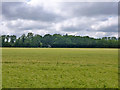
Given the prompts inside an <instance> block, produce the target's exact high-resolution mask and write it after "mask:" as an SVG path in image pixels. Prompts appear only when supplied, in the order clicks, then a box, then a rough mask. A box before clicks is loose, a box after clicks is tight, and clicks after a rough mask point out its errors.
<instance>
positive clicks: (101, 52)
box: [2, 48, 118, 88]
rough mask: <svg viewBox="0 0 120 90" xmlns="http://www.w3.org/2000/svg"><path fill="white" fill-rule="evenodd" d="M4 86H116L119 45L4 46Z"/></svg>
mask: <svg viewBox="0 0 120 90" xmlns="http://www.w3.org/2000/svg"><path fill="white" fill-rule="evenodd" d="M2 79H3V82H2V87H3V88H117V87H118V49H87V48H86V49H85V48H83V49H80V48H68V49H65V48H3V49H2Z"/></svg>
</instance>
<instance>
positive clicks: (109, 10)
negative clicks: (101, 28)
mask: <svg viewBox="0 0 120 90" xmlns="http://www.w3.org/2000/svg"><path fill="white" fill-rule="evenodd" d="M61 5H62V6H63V8H62V9H63V10H65V11H67V12H69V13H71V14H72V15H73V16H87V17H90V16H100V15H101V16H102V15H103V16H104V15H115V16H116V15H118V3H117V2H79V3H78V2H74V3H73V2H72V3H71V2H66V3H62V4H61Z"/></svg>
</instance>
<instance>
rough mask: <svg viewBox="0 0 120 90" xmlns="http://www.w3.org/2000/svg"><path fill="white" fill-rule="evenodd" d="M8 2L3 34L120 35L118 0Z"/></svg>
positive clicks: (4, 11)
mask: <svg viewBox="0 0 120 90" xmlns="http://www.w3.org/2000/svg"><path fill="white" fill-rule="evenodd" d="M27 1H28V2H24V3H23V2H21V3H20V2H4V3H3V4H2V23H1V24H0V27H2V34H9V35H13V34H14V35H17V36H21V35H22V34H23V33H25V34H27V33H28V32H33V33H34V34H40V35H44V34H48V33H49V34H55V33H57V34H62V35H64V34H66V33H67V34H69V35H80V36H90V37H95V38H99V37H105V36H107V37H108V36H115V37H117V35H118V6H117V5H118V3H117V2H41V1H40V0H27Z"/></svg>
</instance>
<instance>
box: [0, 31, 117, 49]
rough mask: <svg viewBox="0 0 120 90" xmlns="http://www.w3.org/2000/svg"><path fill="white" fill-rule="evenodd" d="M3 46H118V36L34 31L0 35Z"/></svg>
mask: <svg viewBox="0 0 120 90" xmlns="http://www.w3.org/2000/svg"><path fill="white" fill-rule="evenodd" d="M0 39H1V41H2V44H1V46H2V47H52V48H118V38H116V37H103V38H98V39H96V38H92V37H89V36H73V35H67V34H66V35H60V34H54V35H50V34H46V35H44V36H41V35H39V34H36V35H34V34H33V33H28V34H27V35H25V34H23V35H22V36H20V37H19V38H17V37H16V36H15V35H2V36H0Z"/></svg>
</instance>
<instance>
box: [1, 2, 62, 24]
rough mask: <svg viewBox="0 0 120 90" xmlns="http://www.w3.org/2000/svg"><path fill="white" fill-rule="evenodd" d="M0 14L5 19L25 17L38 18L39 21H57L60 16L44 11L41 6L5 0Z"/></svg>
mask: <svg viewBox="0 0 120 90" xmlns="http://www.w3.org/2000/svg"><path fill="white" fill-rule="evenodd" d="M2 14H3V16H5V17H6V18H7V19H10V20H14V19H27V20H40V21H47V22H50V21H57V20H59V19H61V18H62V17H61V16H59V15H57V14H55V13H52V12H48V11H45V10H44V9H43V7H41V6H38V7H32V6H30V5H27V4H26V3H18V2H16V3H15V2H6V3H3V5H2Z"/></svg>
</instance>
